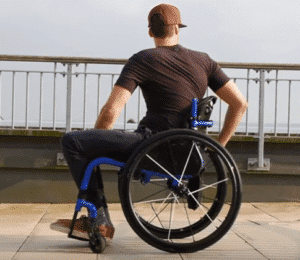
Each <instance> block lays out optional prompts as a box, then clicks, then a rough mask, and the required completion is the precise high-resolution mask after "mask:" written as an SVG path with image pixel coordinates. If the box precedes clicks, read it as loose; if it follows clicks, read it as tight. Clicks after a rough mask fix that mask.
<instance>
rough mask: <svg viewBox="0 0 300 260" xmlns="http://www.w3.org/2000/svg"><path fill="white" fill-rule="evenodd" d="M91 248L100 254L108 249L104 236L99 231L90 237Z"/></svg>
mask: <svg viewBox="0 0 300 260" xmlns="http://www.w3.org/2000/svg"><path fill="white" fill-rule="evenodd" d="M89 244H90V248H91V249H92V251H93V252H94V253H97V254H100V253H102V252H103V250H104V249H105V247H106V241H105V238H104V236H102V234H101V233H100V232H99V231H95V232H94V233H93V234H92V236H91V237H90V242H89Z"/></svg>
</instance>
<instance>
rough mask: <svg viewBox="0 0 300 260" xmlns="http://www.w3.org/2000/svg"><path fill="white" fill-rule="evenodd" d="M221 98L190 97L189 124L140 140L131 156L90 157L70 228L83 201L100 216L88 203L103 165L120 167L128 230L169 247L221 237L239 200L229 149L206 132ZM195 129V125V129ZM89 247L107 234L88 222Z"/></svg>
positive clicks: (197, 245) (193, 246) (191, 247)
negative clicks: (88, 193) (96, 172)
mask: <svg viewBox="0 0 300 260" xmlns="http://www.w3.org/2000/svg"><path fill="white" fill-rule="evenodd" d="M215 102H216V97H214V96H210V97H207V98H205V99H203V100H202V101H201V102H200V103H199V102H198V100H197V99H193V101H192V109H191V116H190V118H189V119H188V120H187V121H188V122H187V129H173V130H167V131H163V132H159V133H156V134H154V135H152V136H151V137H149V138H148V139H146V140H145V141H144V142H142V143H141V144H140V145H139V146H138V148H137V149H136V150H135V151H134V152H133V153H132V154H131V156H130V158H129V159H128V161H127V162H120V161H116V160H114V159H111V158H105V157H102V158H97V159H95V160H93V161H91V162H90V163H89V165H88V166H87V168H86V171H85V175H84V178H83V181H82V184H81V187H80V190H79V195H78V199H77V203H76V206H75V212H74V216H73V219H72V224H71V227H70V233H69V235H68V236H69V237H70V238H76V237H75V236H73V235H72V232H73V228H74V224H75V221H76V218H77V215H78V212H79V211H81V209H82V207H86V208H87V209H88V210H89V212H90V217H91V219H92V220H93V219H95V218H96V217H97V210H96V208H95V206H94V205H93V204H92V203H90V202H88V201H86V199H85V191H86V190H87V188H88V185H89V180H90V177H91V174H93V169H94V168H95V167H97V166H99V165H101V164H109V165H114V166H118V167H120V171H119V174H118V176H119V179H118V189H119V197H120V200H121V206H122V210H123V212H124V215H125V217H126V220H127V221H128V223H129V225H130V226H131V228H132V229H133V230H134V232H135V233H136V234H137V235H138V236H139V237H140V238H141V239H143V240H144V241H145V242H146V243H148V244H150V245H152V246H153V247H155V248H157V249H160V250H163V251H167V252H172V253H187V252H189V253H191V252H196V251H198V250H202V249H205V248H207V247H209V246H211V245H213V244H214V243H216V242H217V241H218V240H220V239H221V238H222V237H223V236H224V235H225V234H226V233H227V232H228V231H229V230H230V228H231V226H232V225H233V223H234V221H235V219H236V217H237V215H238V212H239V209H240V206H241V200H242V182H241V177H240V173H239V170H238V168H237V166H236V163H235V161H234V159H233V158H232V156H231V155H230V153H229V152H228V151H227V150H226V149H225V148H224V147H222V146H221V145H220V144H219V143H218V142H216V141H215V140H213V139H212V138H210V137H209V136H208V135H206V134H205V133H203V132H205V129H206V128H207V127H210V126H212V123H213V122H212V121H210V120H209V117H210V114H211V112H212V109H213V105H214V104H215ZM195 130H196V131H195ZM88 234H89V238H90V239H89V246H90V248H91V250H92V251H93V252H94V253H101V252H102V251H103V250H104V249H105V247H106V240H105V238H104V237H103V236H102V235H101V233H100V232H99V231H98V229H96V230H91V228H88Z"/></svg>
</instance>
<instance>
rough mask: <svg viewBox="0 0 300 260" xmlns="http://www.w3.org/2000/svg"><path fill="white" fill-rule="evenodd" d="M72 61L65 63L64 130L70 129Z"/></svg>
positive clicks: (68, 130)
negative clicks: (65, 97)
mask: <svg viewBox="0 0 300 260" xmlns="http://www.w3.org/2000/svg"><path fill="white" fill-rule="evenodd" d="M71 123H72V63H68V64H67V110H66V132H70V131H71V130H72V127H71Z"/></svg>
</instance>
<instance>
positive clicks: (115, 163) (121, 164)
mask: <svg viewBox="0 0 300 260" xmlns="http://www.w3.org/2000/svg"><path fill="white" fill-rule="evenodd" d="M101 164H109V165H113V166H117V167H121V168H122V167H124V166H125V163H124V162H119V161H116V160H114V159H111V158H107V157H100V158H97V159H95V160H93V161H92V162H90V163H89V165H88V166H87V168H86V170H85V174H84V177H83V180H82V183H81V186H80V189H81V190H83V191H86V190H87V187H88V185H89V182H90V178H91V175H92V172H93V169H94V168H95V167H96V166H99V165H101Z"/></svg>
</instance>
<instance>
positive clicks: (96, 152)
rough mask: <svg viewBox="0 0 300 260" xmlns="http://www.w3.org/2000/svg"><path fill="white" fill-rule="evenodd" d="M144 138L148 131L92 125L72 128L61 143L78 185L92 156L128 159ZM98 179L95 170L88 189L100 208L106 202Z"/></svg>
mask: <svg viewBox="0 0 300 260" xmlns="http://www.w3.org/2000/svg"><path fill="white" fill-rule="evenodd" d="M143 140H145V135H144V133H142V132H141V131H137V132H126V131H122V130H102V129H92V130H86V131H73V132H69V133H67V134H65V135H64V136H63V137H62V140H61V144H62V150H63V153H64V156H65V158H66V161H67V163H68V166H69V168H70V171H71V173H72V176H73V178H74V180H75V182H76V184H77V187H78V188H79V187H80V185H81V181H82V179H83V176H84V173H85V168H86V167H87V165H88V164H89V163H90V162H91V161H92V160H94V159H96V158H98V157H109V158H112V159H115V160H119V161H123V162H126V161H127V159H128V158H129V156H130V154H131V153H132V152H133V151H134V149H135V148H136V147H137V146H138V145H139V144H140V143H141V142H142V141H143ZM98 174H101V173H100V172H98ZM99 182H101V181H99V178H97V176H96V174H92V177H91V180H90V183H89V186H88V190H87V200H88V201H89V202H92V203H93V204H94V205H95V206H96V208H97V209H98V208H99V207H101V206H103V203H105V202H103V198H101V195H100V194H99V189H103V186H102V183H99Z"/></svg>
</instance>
